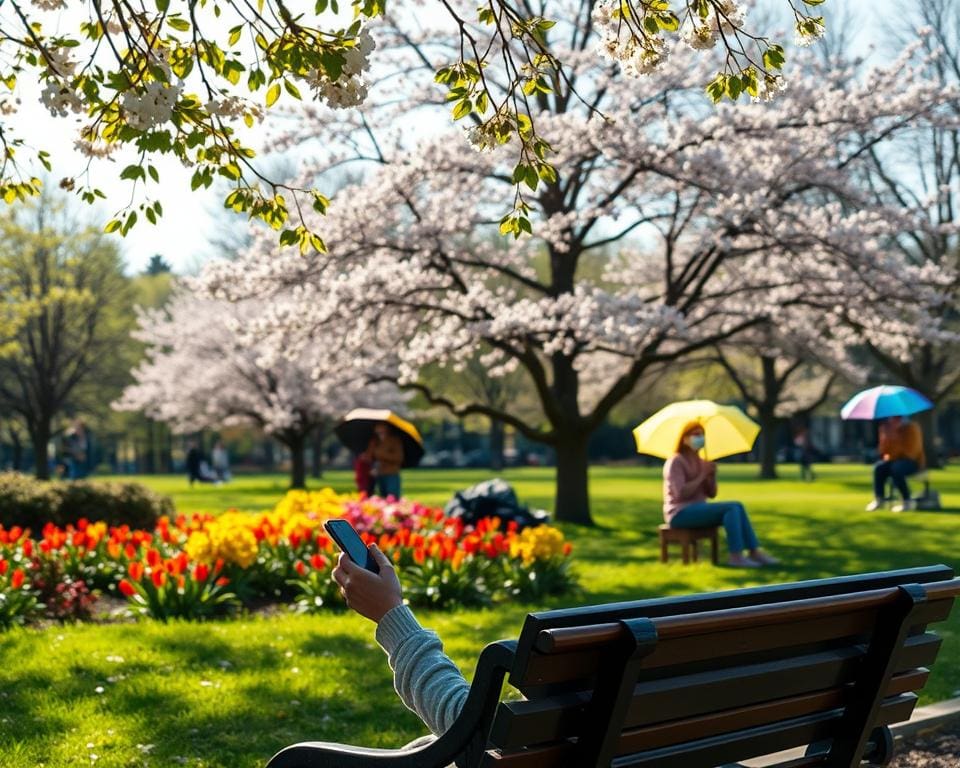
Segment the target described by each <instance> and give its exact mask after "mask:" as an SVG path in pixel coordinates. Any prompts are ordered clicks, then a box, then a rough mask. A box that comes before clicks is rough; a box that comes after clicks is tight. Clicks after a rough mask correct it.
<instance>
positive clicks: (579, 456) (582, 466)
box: [554, 433, 593, 525]
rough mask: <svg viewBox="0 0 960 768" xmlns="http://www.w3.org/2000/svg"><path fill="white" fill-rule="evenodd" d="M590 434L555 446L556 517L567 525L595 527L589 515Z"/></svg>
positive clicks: (576, 436) (566, 440)
mask: <svg viewBox="0 0 960 768" xmlns="http://www.w3.org/2000/svg"><path fill="white" fill-rule="evenodd" d="M589 437H590V436H589V434H587V433H584V434H580V435H577V434H573V435H570V436H568V437H566V438H565V439H563V440H560V441H559V442H557V444H556V452H557V495H556V500H555V507H554V517H555V518H556V520H558V521H560V522H564V523H579V524H580V525H593V518H592V517H591V516H590V491H589V467H590V463H589V461H588V460H587V442H588V440H589Z"/></svg>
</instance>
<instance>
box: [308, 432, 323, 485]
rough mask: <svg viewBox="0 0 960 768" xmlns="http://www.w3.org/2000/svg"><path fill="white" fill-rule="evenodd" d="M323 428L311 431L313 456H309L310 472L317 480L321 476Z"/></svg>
mask: <svg viewBox="0 0 960 768" xmlns="http://www.w3.org/2000/svg"><path fill="white" fill-rule="evenodd" d="M323 437H324V434H323V430H322V429H318V430H317V431H316V432H314V433H313V456H312V457H311V464H312V466H311V468H310V474H311V476H313V477H314V478H316V479H317V480H319V479H320V478H321V477H323Z"/></svg>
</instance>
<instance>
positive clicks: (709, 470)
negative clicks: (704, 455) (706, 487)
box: [703, 461, 717, 477]
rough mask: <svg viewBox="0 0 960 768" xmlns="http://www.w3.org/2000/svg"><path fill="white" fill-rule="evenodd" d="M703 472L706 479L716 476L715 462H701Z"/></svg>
mask: <svg viewBox="0 0 960 768" xmlns="http://www.w3.org/2000/svg"><path fill="white" fill-rule="evenodd" d="M703 472H704V474H705V475H706V476H707V477H713V476H714V475H715V474H717V465H716V462H713V461H705V462H703Z"/></svg>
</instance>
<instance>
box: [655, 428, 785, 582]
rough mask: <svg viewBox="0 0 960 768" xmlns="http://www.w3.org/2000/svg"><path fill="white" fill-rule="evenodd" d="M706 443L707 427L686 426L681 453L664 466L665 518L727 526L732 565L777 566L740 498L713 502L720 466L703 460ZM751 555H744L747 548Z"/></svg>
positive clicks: (686, 524)
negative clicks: (709, 499)
mask: <svg viewBox="0 0 960 768" xmlns="http://www.w3.org/2000/svg"><path fill="white" fill-rule="evenodd" d="M705 444H706V438H705V434H704V431H703V427H702V426H701V425H700V423H699V422H691V423H690V424H687V425H686V426H685V427H684V428H683V432H682V433H681V435H680V441H679V444H678V445H677V452H676V453H675V454H674V455H673V456H671V457H670V458H669V459H667V461H666V463H665V464H664V465H663V519H664V521H665V522H666V523H667V524H668V525H669V526H670V527H671V528H708V527H713V526H717V525H723V528H724V530H725V531H726V533H727V548H728V549H729V550H730V559H729V561H728V562H729V564H730V565H732V566H735V567H738V568H757V567H759V566H761V565H775V564H776V563H777V562H779V561H778V560H777V559H776V558H773V557H770V555H768V554H766V553H765V552H762V551H761V550H760V542H759V540H758V539H757V535H756V534H755V533H754V531H753V526H752V525H751V524H750V518H749V517H748V516H747V511H746V510H745V509H744V508H743V504H741V503H740V502H739V501H721V502H710V501H707V499H708V498H711V499H712V498H714V497H715V496H716V495H717V465H716V464H714V463H713V462H712V461H706V460H705V459H701V458H700V455H699V452H700V450H701V449H702V448H703V447H704V445H705ZM744 550H747V551H748V555H747V556H744V554H743V551H744Z"/></svg>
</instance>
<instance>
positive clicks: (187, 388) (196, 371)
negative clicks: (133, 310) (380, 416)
mask: <svg viewBox="0 0 960 768" xmlns="http://www.w3.org/2000/svg"><path fill="white" fill-rule="evenodd" d="M262 310H263V307H262V304H260V303H259V302H257V301H245V302H240V303H237V304H231V303H227V302H222V301H215V300H212V299H208V298H203V297H200V296H197V295H195V294H194V293H192V292H190V291H189V290H186V289H184V288H181V289H180V290H179V292H178V293H177V294H176V295H175V296H174V297H173V298H172V299H171V300H170V302H169V304H168V305H167V306H166V307H165V308H163V309H151V310H142V311H141V312H140V313H139V329H138V330H137V331H136V332H135V334H134V335H135V337H136V338H137V339H139V340H140V341H142V342H143V343H144V344H146V345H147V350H146V359H145V361H144V362H143V363H142V364H141V365H140V366H139V367H138V368H137V369H135V371H134V383H133V384H132V385H130V386H129V387H128V388H127V389H126V390H125V391H124V393H123V397H122V398H121V399H120V400H119V401H118V402H117V403H116V404H115V406H114V407H115V408H117V409H118V410H125V411H143V412H145V413H146V414H147V415H148V416H150V417H151V418H154V419H156V420H157V421H163V422H167V423H169V424H170V425H171V426H172V428H173V429H174V430H175V431H179V432H192V431H196V430H199V429H203V428H205V427H213V426H220V425H229V424H234V423H244V424H250V425H252V426H256V427H258V428H260V429H262V430H263V431H264V432H265V433H267V434H269V435H271V436H273V437H274V438H275V439H276V440H277V441H279V442H280V443H281V444H283V445H284V446H285V447H286V448H287V449H288V450H289V451H290V456H291V471H290V484H291V487H294V488H302V487H303V486H304V484H305V480H306V463H305V451H306V447H307V445H308V440H309V439H310V437H311V436H312V435H313V434H314V433H315V432H316V431H317V430H318V429H322V428H326V427H328V426H329V425H330V424H331V422H332V421H333V420H335V419H336V418H338V417H340V416H342V414H343V413H345V412H346V411H347V410H349V409H350V408H353V407H355V406H357V405H361V404H378V405H379V404H384V405H386V407H389V406H390V405H391V404H392V402H393V401H391V400H390V399H389V398H390V396H391V393H390V391H389V390H388V389H387V388H386V387H383V386H381V387H379V388H377V387H370V386H368V385H367V384H366V381H365V379H364V377H363V375H362V372H361V371H358V370H356V369H354V368H353V367H352V366H350V365H349V364H348V365H346V366H345V367H341V364H342V362H343V361H342V359H341V358H340V357H339V356H338V355H337V354H336V348H335V342H333V341H332V340H331V339H329V338H328V339H326V340H316V343H314V344H313V345H311V346H310V347H308V348H304V349H303V350H300V351H298V353H297V355H296V357H295V358H289V357H285V356H284V355H283V353H282V348H280V347H278V346H277V345H275V344H273V343H251V341H250V339H249V338H248V337H247V336H245V335H244V334H243V331H244V330H249V329H250V328H251V327H253V326H254V325H255V324H256V322H257V318H258V316H259V315H260V313H261V312H262ZM394 401H395V397H394Z"/></svg>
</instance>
